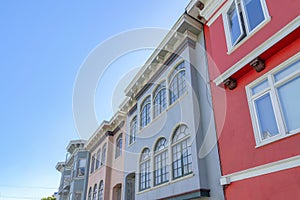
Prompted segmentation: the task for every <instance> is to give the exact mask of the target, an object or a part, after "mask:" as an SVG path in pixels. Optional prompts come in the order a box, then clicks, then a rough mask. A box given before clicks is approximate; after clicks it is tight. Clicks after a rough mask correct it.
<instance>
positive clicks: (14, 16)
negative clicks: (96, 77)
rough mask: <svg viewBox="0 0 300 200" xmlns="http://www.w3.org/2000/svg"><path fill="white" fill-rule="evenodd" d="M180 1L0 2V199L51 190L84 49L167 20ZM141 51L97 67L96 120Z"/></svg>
mask: <svg viewBox="0 0 300 200" xmlns="http://www.w3.org/2000/svg"><path fill="white" fill-rule="evenodd" d="M188 2H189V1H188V0H184V1H171V0H165V1H158V0H153V1H141V0H139V1H138V0H131V1H120V0H119V1H108V0H104V1H78V0H75V1H70V0H67V1H50V0H43V1H37V0H36V1H33V0H32V1H15V0H4V1H1V6H0V27H1V31H0V40H1V46H0V55H1V59H0V87H1V98H0V111H1V112H0V120H1V138H2V144H1V146H0V152H1V165H0V200H3V199H40V198H41V197H43V196H48V195H51V194H53V192H54V191H56V190H57V187H58V184H59V178H60V176H59V173H58V172H57V171H56V170H55V165H56V163H57V162H58V161H63V160H64V158H65V153H66V151H65V147H66V146H67V144H68V142H69V140H71V139H76V138H78V135H77V133H76V127H75V124H74V119H73V113H72V93H73V85H74V82H75V79H76V75H77V73H78V71H79V69H80V66H81V64H82V63H83V61H84V59H85V58H86V57H87V56H88V55H89V53H90V52H91V51H92V50H93V49H94V48H95V47H96V46H97V45H98V44H99V43H101V42H103V41H104V40H106V39H107V38H109V37H112V36H113V35H116V34H118V33H120V32H124V31H127V30H130V29H135V28H144V27H160V28H170V27H172V25H173V24H174V23H175V22H176V21H177V19H178V18H179V17H180V15H181V14H182V13H183V12H184V9H185V7H186V5H187V4H188ZM147 55H149V52H137V53H136V54H134V55H129V56H128V57H127V58H121V59H120V60H119V62H115V63H114V65H115V67H114V68H113V70H110V71H109V72H107V74H105V77H104V79H105V80H107V81H105V82H103V83H101V82H100V85H99V86H98V89H97V92H96V97H95V99H96V114H97V117H98V120H99V123H100V122H101V121H102V120H103V119H109V118H110V116H111V115H112V114H113V113H112V112H113V109H112V107H111V104H112V103H111V102H112V95H113V90H114V89H115V87H116V85H117V82H118V80H119V79H120V78H121V77H122V75H124V74H126V72H127V71H129V70H130V69H132V68H136V67H137V66H139V65H141V64H143V63H144V62H145V59H146V56H147ZM122 59H123V60H122ZM120 61H122V66H117V65H118V64H120V63H121V62H120ZM116 66H117V67H116ZM118 67H119V69H120V67H122V70H118ZM116 72H124V74H122V73H116ZM104 94H105V95H104Z"/></svg>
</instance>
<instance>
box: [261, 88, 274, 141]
mask: <svg viewBox="0 0 300 200" xmlns="http://www.w3.org/2000/svg"><path fill="white" fill-rule="evenodd" d="M255 107H256V112H257V115H258V116H257V117H258V122H259V127H260V133H261V138H262V139H266V138H268V137H272V136H274V135H277V134H278V128H277V125H276V119H275V115H274V110H273V106H272V103H271V98H270V94H269V93H267V94H265V95H264V96H262V97H260V98H258V99H256V100H255Z"/></svg>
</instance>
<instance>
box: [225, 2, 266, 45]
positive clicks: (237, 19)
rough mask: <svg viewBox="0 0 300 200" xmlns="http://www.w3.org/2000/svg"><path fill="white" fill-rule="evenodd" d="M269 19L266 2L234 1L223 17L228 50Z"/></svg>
mask: <svg viewBox="0 0 300 200" xmlns="http://www.w3.org/2000/svg"><path fill="white" fill-rule="evenodd" d="M269 18H270V16H269V14H268V10H267V6H266V2H265V0H233V1H232V3H231V4H230V7H229V8H228V10H227V12H226V13H224V15H223V19H224V22H225V23H224V24H225V29H226V37H227V46H228V49H229V50H230V49H231V48H232V47H234V46H235V45H236V44H238V43H239V42H240V41H241V40H242V39H243V38H245V37H247V36H248V35H250V34H251V33H252V32H254V31H255V30H257V28H258V27H260V26H261V25H262V24H263V23H264V22H265V21H266V20H268V19H269Z"/></svg>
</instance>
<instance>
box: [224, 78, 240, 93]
mask: <svg viewBox="0 0 300 200" xmlns="http://www.w3.org/2000/svg"><path fill="white" fill-rule="evenodd" d="M223 83H224V85H225V86H226V87H227V88H228V89H229V90H233V89H235V88H236V86H237V82H236V80H235V79H234V78H231V77H229V78H228V79H226V80H225V81H224V82H223Z"/></svg>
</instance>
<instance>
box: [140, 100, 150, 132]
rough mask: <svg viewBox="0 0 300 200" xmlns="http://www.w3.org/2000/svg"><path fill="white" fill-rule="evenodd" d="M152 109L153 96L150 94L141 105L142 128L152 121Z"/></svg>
mask: <svg viewBox="0 0 300 200" xmlns="http://www.w3.org/2000/svg"><path fill="white" fill-rule="evenodd" d="M150 109H151V98H150V96H148V97H147V98H146V99H145V100H144V101H143V103H142V105H141V114H140V119H141V128H144V127H145V126H147V125H148V124H149V123H150V122H151V116H150Z"/></svg>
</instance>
